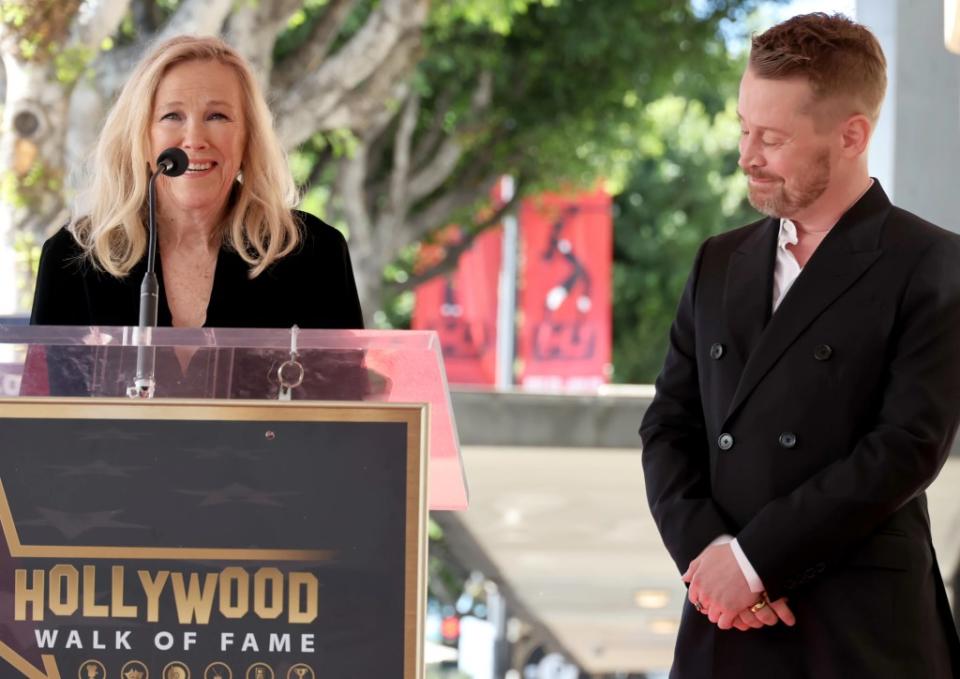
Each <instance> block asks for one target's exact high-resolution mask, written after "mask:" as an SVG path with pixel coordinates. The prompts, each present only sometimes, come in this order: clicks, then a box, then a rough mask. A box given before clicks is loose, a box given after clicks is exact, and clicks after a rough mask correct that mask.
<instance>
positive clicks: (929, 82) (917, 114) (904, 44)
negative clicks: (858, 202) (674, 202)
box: [857, 0, 960, 232]
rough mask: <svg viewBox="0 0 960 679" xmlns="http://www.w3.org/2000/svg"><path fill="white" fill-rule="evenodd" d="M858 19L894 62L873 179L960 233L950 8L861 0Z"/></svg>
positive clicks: (959, 137) (956, 71) (958, 127)
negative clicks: (947, 39)
mask: <svg viewBox="0 0 960 679" xmlns="http://www.w3.org/2000/svg"><path fill="white" fill-rule="evenodd" d="M857 20H858V21H860V22H862V23H863V24H865V25H866V26H868V27H869V28H870V29H871V30H872V31H873V32H874V33H875V34H876V36H877V38H878V39H879V40H880V44H881V46H882V47H883V50H884V53H885V54H886V57H887V77H888V79H889V84H888V87H887V97H886V100H885V101H884V104H883V111H882V112H881V114H880V121H879V124H878V126H877V130H876V132H875V134H874V138H873V142H872V144H871V150H870V171H871V174H873V175H874V176H875V177H877V178H878V179H879V180H880V182H881V183H882V184H883V186H884V189H886V191H887V193H888V195H890V197H891V199H892V200H893V201H894V203H896V204H897V205H898V206H900V207H902V208H904V209H907V210H910V211H911V212H915V213H917V214H918V215H920V216H921V217H923V218H924V219H927V220H929V221H931V222H933V223H935V224H938V225H940V226H943V227H944V228H948V229H951V230H953V231H958V232H960V190H958V184H957V177H958V175H960V55H956V54H951V53H950V52H949V51H947V49H946V47H945V46H944V5H943V3H940V2H932V1H930V0H926V1H924V2H900V1H898V0H869V2H862V1H861V2H858V3H857Z"/></svg>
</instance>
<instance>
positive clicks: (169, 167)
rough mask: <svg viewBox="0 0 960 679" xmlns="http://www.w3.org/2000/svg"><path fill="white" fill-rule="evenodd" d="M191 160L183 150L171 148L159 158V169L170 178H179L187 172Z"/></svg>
mask: <svg viewBox="0 0 960 679" xmlns="http://www.w3.org/2000/svg"><path fill="white" fill-rule="evenodd" d="M189 165H190V159H189V158H187V154H186V152H184V150H183V149H181V148H177V147H176V146H171V147H170V148H168V149H166V150H164V151H163V153H161V154H160V155H159V156H157V168H158V169H160V170H162V171H163V174H165V175H167V176H168V177H179V176H180V175H182V174H183V173H184V172H186V171H187V167H188V166H189Z"/></svg>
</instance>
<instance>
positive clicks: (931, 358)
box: [640, 181, 960, 679]
mask: <svg viewBox="0 0 960 679" xmlns="http://www.w3.org/2000/svg"><path fill="white" fill-rule="evenodd" d="M778 230H779V220H776V219H764V220H761V221H759V222H755V223H753V224H750V225H748V226H745V227H743V228H740V229H737V230H735V231H731V232H728V233H725V234H722V235H719V236H715V237H713V238H711V239H709V240H708V241H706V242H705V243H704V244H703V246H701V248H700V250H699V252H698V253H697V256H696V261H695V264H694V267H693V272H692V274H691V276H690V279H689V281H688V283H687V286H686V289H685V290H684V293H683V296H682V299H681V302H680V306H679V309H678V312H677V317H676V320H675V322H674V324H673V327H672V329H671V334H670V348H669V351H668V355H667V358H666V361H665V364H664V368H663V371H662V373H661V375H660V377H659V378H658V380H657V392H656V396H655V398H654V400H653V402H652V403H651V405H650V407H649V408H648V410H647V412H646V414H645V415H644V418H643V423H642V425H641V430H640V433H641V436H642V439H643V467H644V474H645V481H646V488H647V496H648V500H649V502H650V507H651V510H652V512H653V515H654V518H655V520H656V522H657V525H658V527H659V530H660V532H661V534H662V536H663V540H664V542H665V544H666V546H667V549H668V550H669V552H670V554H671V556H672V557H673V559H674V561H675V562H676V565H677V567H678V569H679V570H680V571H681V572H682V571H684V570H685V569H686V568H687V566H688V564H689V563H690V561H692V560H693V559H694V558H695V557H696V556H697V555H698V554H699V553H700V552H701V551H702V550H703V549H704V548H705V547H706V546H707V545H708V544H709V543H710V542H711V541H712V540H713V539H714V538H716V537H718V536H719V535H721V534H729V535H734V536H736V537H737V539H738V542H739V543H740V545H741V547H742V548H743V551H744V553H745V554H746V556H747V558H748V559H749V560H750V563H751V564H752V565H753V567H754V569H755V570H756V571H757V574H758V575H759V576H760V578H761V580H762V581H763V583H764V586H765V587H766V588H767V592H768V594H769V596H770V597H771V598H779V597H781V596H787V597H788V598H789V605H790V606H791V608H792V609H793V611H794V613H795V614H796V616H797V625H796V626H795V627H793V628H789V627H786V626H785V625H783V624H780V625H777V626H775V627H767V628H764V629H761V630H750V631H747V632H741V631H738V630H735V629H734V630H727V631H724V630H719V629H718V628H717V627H716V626H715V625H713V624H712V623H710V621H709V620H708V619H707V618H706V616H704V615H702V614H700V613H697V612H696V611H695V610H694V609H693V607H692V606H690V605H689V604H684V610H683V616H682V620H681V626H680V631H679V636H678V641H677V648H676V655H675V659H674V669H673V674H672V675H671V676H674V677H678V678H681V679H700V678H717V679H720V678H725V677H743V676H749V674H750V672H753V671H758V672H759V671H762V672H763V673H764V674H766V675H767V676H775V677H778V679H784V678H790V677H816V678H817V679H829V678H832V677H837V678H840V677H843V678H844V679H847V678H849V677H857V678H859V677H871V678H886V677H890V678H891V679H894V678H896V679H903V678H906V677H924V678H930V679H941V678H942V679H947V678H948V677H950V678H952V677H960V641H958V638H957V632H956V628H955V627H954V625H953V622H952V619H951V617H950V612H949V608H948V604H947V600H946V593H945V591H944V586H943V581H942V578H941V576H940V573H939V571H938V570H937V565H936V560H935V555H934V553H933V546H932V542H931V537H930V523H929V518H928V514H927V506H926V497H925V495H924V489H925V488H926V487H927V486H928V485H929V484H930V483H931V482H932V481H933V480H934V478H935V477H936V475H937V473H938V472H939V470H940V469H941V467H942V465H943V464H944V461H945V459H946V456H947V455H948V452H949V447H950V444H951V442H952V439H953V436H954V434H955V432H956V428H957V423H958V415H960V237H958V236H957V235H954V234H951V233H949V232H947V231H944V230H942V229H940V228H938V227H936V226H933V225H932V224H929V223H927V222H925V221H923V220H922V219H920V218H918V217H916V216H914V215H912V214H910V213H908V212H906V211H904V210H901V209H899V208H896V207H894V206H892V205H891V204H890V202H889V200H888V199H887V197H886V195H885V194H884V192H883V190H882V188H881V187H880V185H879V183H878V182H876V181H875V182H874V183H873V185H872V187H871V188H870V189H869V190H868V191H867V193H866V194H864V196H863V197H862V198H861V199H860V200H859V201H858V202H857V203H856V204H855V205H854V206H853V207H852V208H851V209H850V210H849V211H848V212H847V213H846V214H845V215H844V216H843V217H842V218H841V220H840V221H839V222H838V223H837V225H836V226H835V227H834V228H833V229H832V230H831V232H830V233H829V234H828V235H827V237H826V238H825V239H824V240H823V242H822V243H821V244H820V246H819V247H818V249H817V250H816V252H815V253H814V254H813V256H812V257H811V258H810V260H809V261H808V263H807V264H806V266H805V267H804V269H803V271H802V272H801V274H800V276H799V278H797V280H796V282H795V283H794V285H793V287H792V288H791V289H790V291H789V292H788V293H787V295H786V297H785V298H784V300H783V301H782V303H781V305H780V306H779V308H778V309H777V311H776V312H775V313H772V312H771V307H772V288H773V267H774V261H775V252H776V240H777V234H778ZM771 672H772V674H771Z"/></svg>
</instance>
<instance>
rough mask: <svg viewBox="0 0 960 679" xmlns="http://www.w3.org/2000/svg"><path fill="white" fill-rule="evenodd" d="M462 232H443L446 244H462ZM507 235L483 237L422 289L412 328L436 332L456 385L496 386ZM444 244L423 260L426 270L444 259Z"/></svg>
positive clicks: (429, 249)
mask: <svg viewBox="0 0 960 679" xmlns="http://www.w3.org/2000/svg"><path fill="white" fill-rule="evenodd" d="M460 237H461V236H460V229H459V228H457V227H450V228H449V229H447V230H446V231H445V232H444V235H443V240H444V241H445V244H446V245H452V244H454V243H456V242H458V241H459V239H460ZM502 239H503V230H502V229H501V228H500V227H496V228H492V229H489V230H487V231H485V232H484V233H482V234H480V235H479V236H478V237H477V239H476V240H475V241H474V242H473V244H472V245H471V247H470V249H469V250H468V251H466V252H465V253H464V254H463V255H462V256H461V257H460V261H459V262H458V267H457V270H456V271H455V272H453V273H451V274H448V275H445V276H439V277H437V278H434V279H433V280H430V281H427V282H426V283H424V284H423V285H421V286H419V287H418V288H417V299H416V303H415V305H414V308H413V321H412V326H413V328H414V329H416V330H436V331H437V334H438V335H439V336H440V345H441V347H442V348H443V358H444V364H445V366H446V369H447V380H448V381H449V382H450V383H451V384H487V385H493V384H494V383H495V381H496V368H497V351H496V347H497V330H496V328H497V278H498V276H499V273H500V255H501V241H502ZM443 250H444V244H437V245H427V246H424V247H423V250H422V252H421V255H420V265H421V266H422V267H424V268H426V267H428V266H430V265H432V264H434V263H436V261H438V260H439V259H440V258H441V257H442V256H443Z"/></svg>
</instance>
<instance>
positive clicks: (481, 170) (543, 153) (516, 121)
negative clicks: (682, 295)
mask: <svg viewBox="0 0 960 679" xmlns="http://www.w3.org/2000/svg"><path fill="white" fill-rule="evenodd" d="M696 4H697V6H698V8H699V9H698V10H697V11H695V10H694V9H693V8H692V7H691V3H688V2H679V1H676V2H663V0H606V1H605V2H603V3H597V2H590V1H587V0H541V1H540V2H533V1H521V0H515V1H513V2H511V1H510V0H487V1H486V2H483V3H479V2H477V3H474V2H468V1H467V0H460V2H456V3H443V4H440V5H434V7H435V9H434V10H433V14H432V16H431V23H430V25H429V26H428V29H427V31H426V34H425V39H424V50H425V52H424V57H423V59H422V61H421V62H420V64H419V65H418V68H417V71H416V74H415V80H414V83H415V86H416V91H417V93H418V95H419V97H420V103H419V117H418V125H417V132H416V136H415V143H414V148H415V149H417V150H418V151H419V153H418V152H416V151H415V153H414V162H415V163H416V162H417V160H418V159H422V160H425V159H428V158H430V157H431V155H433V154H436V153H437V152H438V151H439V150H440V149H441V148H442V145H443V143H444V141H445V140H449V139H454V140H455V141H456V142H457V143H458V144H459V145H460V146H461V147H462V153H461V155H460V158H459V160H458V162H457V163H456V165H455V167H454V168H453V169H452V171H451V172H450V173H449V175H448V177H447V178H446V180H445V181H444V182H443V183H442V184H441V185H440V186H439V187H438V189H437V191H436V192H434V193H433V194H431V195H430V196H427V197H425V198H423V199H422V200H420V201H419V202H418V203H417V204H415V205H413V206H412V212H411V219H410V221H411V222H412V223H413V224H416V225H418V226H420V227H423V228H422V229H421V231H420V236H421V238H423V237H424V236H425V237H426V238H427V239H429V238H430V234H431V233H432V231H433V230H434V229H436V228H438V227H442V226H444V225H445V224H447V223H450V222H453V221H455V222H457V223H460V224H461V225H464V226H465V229H466V231H467V233H468V234H471V233H477V232H479V231H480V230H481V228H482V227H484V226H486V225H487V222H486V221H484V220H483V219H480V220H479V223H478V220H477V214H478V209H479V206H480V205H482V204H483V203H484V202H485V201H486V199H487V195H488V190H489V186H490V183H491V181H492V179H493V178H495V177H496V176H497V175H498V174H502V173H508V174H511V175H513V176H514V177H515V178H516V179H517V183H518V185H519V186H520V188H521V191H522V192H524V193H529V192H533V191H539V190H541V189H548V188H556V187H558V186H562V185H568V186H569V185H579V186H589V185H592V184H593V183H594V182H595V181H596V180H597V179H598V178H604V179H606V180H607V182H608V184H609V185H610V186H612V187H614V188H615V189H616V188H617V187H620V186H622V185H623V183H624V182H625V181H626V176H627V175H628V173H629V169H630V168H631V166H632V165H633V163H634V162H635V161H636V159H637V157H638V153H640V152H641V151H642V149H640V148H638V146H637V144H636V139H635V136H636V134H637V127H636V126H637V120H638V116H639V115H640V112H641V111H642V110H643V109H644V106H645V105H647V104H648V103H650V102H653V101H655V100H657V99H659V98H661V97H663V96H667V95H676V96H682V97H688V98H692V99H696V100H698V101H700V102H702V104H703V106H704V108H705V110H706V111H708V112H710V113H714V112H716V111H719V110H722V109H723V107H724V106H725V103H726V100H727V98H728V97H729V95H730V93H731V91H732V89H731V88H730V87H729V85H730V83H731V82H734V81H735V79H736V78H737V77H738V75H739V67H740V64H739V63H736V60H734V59H732V58H731V57H730V55H729V53H728V50H727V46H726V42H725V39H724V36H723V35H722V31H721V27H722V26H723V25H724V23H725V22H729V21H730V20H732V19H737V20H738V19H739V18H741V17H743V16H745V15H746V13H747V12H748V11H749V10H751V9H752V8H753V7H754V5H755V4H756V3H755V2H753V0H737V1H730V2H713V3H710V2H701V3H696ZM481 6H482V7H484V8H486V12H485V13H481V14H479V15H478V14H477V12H473V13H471V12H470V11H467V10H468V9H470V8H472V9H474V10H476V8H477V7H481ZM441 7H442V9H441ZM458 10H460V11H459V13H458ZM484 77H489V78H490V84H491V91H490V94H489V102H488V103H486V104H485V105H482V106H478V104H477V90H478V83H481V82H482V81H483V78H484ZM718 83H720V84H721V86H719V87H718ZM392 149H393V145H392V144H391V142H390V141H389V140H387V141H385V142H384V143H383V144H382V145H381V147H380V148H379V149H378V151H379V154H378V155H377V156H376V158H377V159H378V162H375V163H373V164H372V165H371V167H370V174H371V175H372V177H373V179H374V181H373V182H371V183H370V185H371V186H381V187H382V186H385V185H386V182H387V181H388V177H389V173H390V171H391V169H392V166H391V163H390V161H391V159H392V153H391V151H392ZM322 183H323V182H321V184H322ZM450 195H459V196H460V197H461V200H458V201H454V202H451V205H452V206H453V207H454V209H452V210H451V211H449V212H445V213H444V221H443V222H442V223H430V222H429V220H428V221H427V223H420V221H419V220H420V219H421V218H426V216H427V215H430V216H432V215H433V214H434V213H433V212H432V211H431V210H430V209H429V208H430V207H431V204H432V203H433V202H434V201H435V199H436V197H437V196H450ZM382 196H383V192H382V191H381V192H380V193H379V194H377V195H371V196H370V200H369V202H370V204H372V205H375V204H376V203H377V201H378V200H382ZM418 240H419V239H418ZM415 248H416V246H414V250H415ZM415 260H416V257H415V256H411V255H409V253H407V254H406V256H405V257H402V258H401V261H399V262H396V263H394V265H391V266H388V267H387V274H386V275H387V280H388V283H391V284H392V285H391V286H390V287H389V288H388V291H387V292H388V299H387V300H386V302H387V304H386V307H387V309H388V314H387V318H388V319H389V322H390V323H391V324H393V325H395V324H397V323H400V324H402V323H403V322H404V316H405V311H406V310H407V309H409V308H410V306H411V305H410V303H409V299H403V298H401V299H399V301H398V298H397V297H396V296H393V297H392V299H391V298H390V296H389V294H390V292H391V291H392V292H393V293H398V292H404V291H406V290H409V289H411V288H412V287H413V286H414V285H415V284H417V283H419V282H421V281H422V280H424V278H426V277H427V276H429V275H431V274H432V273H435V272H437V271H429V272H427V274H426V275H414V274H413V272H412V271H411V264H412V262H414V261H415ZM452 266H453V262H451V261H445V262H442V263H441V264H440V265H439V266H438V267H437V269H438V270H439V272H443V271H446V270H449V269H450V268H452ZM397 310H400V312H399V313H397Z"/></svg>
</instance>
